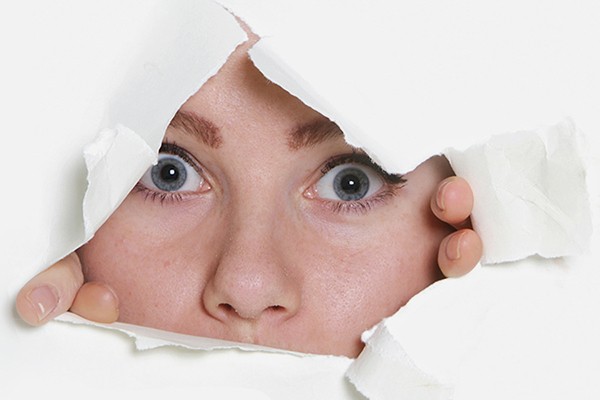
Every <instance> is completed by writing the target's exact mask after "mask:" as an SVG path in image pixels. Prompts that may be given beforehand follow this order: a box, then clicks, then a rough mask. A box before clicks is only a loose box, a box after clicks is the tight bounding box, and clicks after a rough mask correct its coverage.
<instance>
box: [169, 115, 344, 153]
mask: <svg viewBox="0 0 600 400" xmlns="http://www.w3.org/2000/svg"><path fill="white" fill-rule="evenodd" d="M170 127H172V128H173V129H176V130H177V131H178V132H179V133H182V134H186V135H189V136H192V137H193V138H194V139H195V140H196V141H199V142H201V143H202V144H204V145H205V146H208V147H211V148H213V149H218V148H219V147H221V145H222V144H223V141H224V139H223V135H222V134H221V129H220V128H219V127H218V126H217V125H216V124H215V123H214V122H212V121H210V120H208V119H207V118H205V117H203V116H202V115H199V114H197V113H196V112H191V111H184V110H179V111H178V112H177V113H176V114H175V117H174V118H173V119H172V120H171V123H170ZM342 137H343V133H342V131H341V129H340V128H339V127H338V126H337V124H335V123H334V122H332V121H330V120H329V119H327V118H325V117H320V118H316V119H314V120H312V121H308V122H305V123H301V124H298V125H296V126H293V127H292V128H291V129H290V130H288V131H287V132H286V140H287V145H288V148H289V149H290V150H293V151H295V150H299V149H301V148H307V147H311V146H315V145H317V144H319V143H322V142H326V141H328V140H333V139H339V138H342Z"/></svg>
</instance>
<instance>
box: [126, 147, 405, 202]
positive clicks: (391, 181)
mask: <svg viewBox="0 0 600 400" xmlns="http://www.w3.org/2000/svg"><path fill="white" fill-rule="evenodd" d="M159 152H160V153H167V154H172V155H176V156H179V157H181V158H182V159H183V160H184V161H186V162H187V163H188V164H189V165H191V166H192V167H193V168H194V169H195V170H196V172H198V174H200V175H201V176H204V173H203V171H202V169H201V168H200V167H199V166H198V163H197V162H196V161H195V160H194V158H193V157H192V156H191V155H190V154H189V153H188V152H187V151H186V150H184V149H183V148H181V147H179V146H178V145H177V144H176V143H175V142H170V141H167V140H165V141H164V142H163V144H162V145H161V147H160V150H159ZM349 163H355V164H361V165H363V166H365V167H368V168H371V169H373V170H374V171H375V172H376V173H377V174H378V175H379V176H380V177H381V178H382V179H383V181H384V185H385V186H384V188H383V189H382V190H380V191H379V192H378V193H376V194H375V195H373V196H371V197H370V198H367V199H361V200H355V201H342V200H340V201H335V200H329V199H320V200H321V202H322V203H323V204H324V205H326V206H327V207H328V209H329V210H330V211H331V212H332V213H335V214H344V213H348V214H349V213H357V214H365V213H367V212H368V211H370V210H371V209H372V208H373V207H375V206H376V205H378V204H380V203H383V202H385V201H387V200H388V199H390V198H392V197H394V196H395V195H396V194H397V192H398V191H399V190H400V189H401V188H402V187H403V186H404V184H405V183H406V179H404V177H403V176H402V175H397V174H389V173H387V172H386V171H384V170H383V169H382V168H381V167H380V166H379V165H378V164H376V163H375V162H373V160H372V159H371V158H370V157H369V156H368V155H366V154H364V153H358V152H353V153H350V154H343V155H340V156H337V157H333V158H331V159H329V160H328V161H327V162H326V163H325V164H324V165H323V167H322V168H321V170H320V173H321V176H320V178H322V177H323V176H325V174H327V172H329V171H331V170H332V169H333V168H335V167H337V166H338V165H342V164H349ZM320 178H319V179H320ZM134 191H135V192H139V193H142V194H143V195H144V200H148V199H150V200H151V201H158V202H160V204H161V205H164V204H166V203H178V202H181V201H182V200H184V199H185V197H186V194H185V193H181V192H159V191H156V190H152V189H149V188H147V187H146V186H144V185H143V184H142V183H141V182H138V184H137V185H135V187H134Z"/></svg>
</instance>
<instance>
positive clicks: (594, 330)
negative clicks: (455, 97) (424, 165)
mask: <svg viewBox="0 0 600 400" xmlns="http://www.w3.org/2000/svg"><path fill="white" fill-rule="evenodd" d="M575 133H576V129H575V127H574V125H573V122H572V121H564V122H562V123H560V124H558V125H555V126H552V127H549V128H546V129H542V130H539V131H537V132H536V131H529V132H520V133H519V134H518V135H517V136H516V137H515V134H507V135H504V136H499V137H495V138H493V139H492V140H491V141H489V142H486V143H485V144H483V145H475V146H473V147H472V148H469V149H467V150H466V151H465V152H458V151H455V150H451V151H449V152H450V154H451V155H452V156H451V159H452V160H453V161H457V160H459V161H458V162H459V163H461V166H460V167H461V168H464V169H462V171H464V172H466V173H467V177H468V179H469V182H470V183H471V185H472V188H473V190H474V193H475V198H476V201H478V200H481V205H480V206H481V207H483V208H484V209H480V210H478V211H477V212H478V213H479V214H477V213H474V214H477V215H474V218H475V219H476V222H477V218H479V217H484V218H487V220H485V221H484V226H482V227H480V228H481V233H482V239H483V241H484V247H487V248H486V249H485V253H486V256H487V257H488V258H490V259H492V260H493V261H494V262H499V261H504V263H503V264H499V265H488V266H478V267H477V268H476V269H475V270H474V271H473V272H471V273H470V274H468V275H467V276H465V277H462V278H459V279H446V280H443V281H440V282H437V283H435V284H434V285H432V286H430V287H429V288H427V289H426V290H425V291H423V292H421V293H419V294H418V295H417V296H415V297H413V298H412V299H411V300H410V301H409V303H408V304H407V305H406V306H405V307H403V308H402V309H400V311H398V312H397V313H396V314H395V315H393V316H391V317H389V318H387V319H386V320H385V321H383V322H382V323H381V324H379V325H378V326H377V327H376V328H375V332H374V333H372V334H371V335H368V336H367V335H365V340H366V343H367V351H364V352H363V353H362V354H361V355H360V356H359V358H358V359H357V360H356V361H355V363H353V365H352V366H351V367H350V368H349V370H348V376H349V378H350V380H351V381H352V382H353V383H354V384H355V385H356V387H357V388H358V389H359V390H360V391H361V392H362V393H364V394H366V395H368V396H369V398H370V399H372V400H378V399H395V398H411V399H413V398H416V399H427V400H429V399H439V400H442V399H455V400H456V399H477V398H486V399H506V398H511V399H514V398H518V399H527V398H544V399H562V398H565V397H576V398H584V399H594V398H597V397H598V396H600V383H598V382H597V378H596V377H597V376H598V374H599V373H600V358H599V356H600V343H599V342H598V340H597V338H598V335H599V334H600V313H598V307H599V305H600V293H599V292H598V290H597V287H598V284H600V269H599V268H598V257H600V252H599V248H598V244H600V232H599V231H598V230H597V226H598V223H597V221H598V215H600V214H599V211H600V207H598V200H599V199H600V197H598V187H600V183H599V181H598V180H597V178H598V174H599V173H600V159H598V157H597V154H598V153H597V152H596V153H595V154H596V156H595V159H592V158H590V159H589V160H588V162H589V164H590V165H589V168H588V169H587V170H584V169H583V167H582V164H583V160H582V158H581V157H582V154H581V152H580V149H579V148H578V146H577V144H578V137H577V136H576V134H575ZM594 143H595V146H597V145H598V141H595V142H594ZM595 146H594V147H592V149H591V150H592V151H594V149H596V147H595ZM516 152H518V153H521V154H518V156H517V153H516ZM471 161H473V162H471ZM495 164H496V165H495ZM453 165H454V164H453ZM479 166H484V167H485V168H484V167H481V168H479ZM584 172H587V175H586V174H585V173H584ZM547 174H548V175H547ZM525 178H527V179H525ZM586 178H587V179H586ZM586 180H587V181H588V183H589V184H590V186H592V187H593V189H592V191H591V193H593V194H594V196H595V197H593V204H595V208H594V209H593V210H594V211H595V219H594V221H596V232H595V236H594V237H593V239H591V240H592V241H593V243H595V248H594V249H593V252H592V253H589V252H588V251H587V250H589V249H588V248H587V244H588V243H589V242H590V237H589V235H591V233H592V232H591V226H590V225H591V221H592V217H591V215H590V207H589V202H588V191H587V190H586ZM554 185H556V187H554ZM533 189H535V190H533ZM505 193H509V194H510V195H511V197H510V198H507V197H506V196H505ZM541 193H544V194H545V195H544V196H541V195H540V194H541ZM520 202H522V203H523V204H519V203H520ZM507 205H508V206H510V207H511V212H510V213H508V212H506V211H505V207H507ZM540 210H542V211H543V212H540ZM490 215H492V216H494V218H490ZM580 216H583V217H582V219H579V217H580ZM485 224H489V225H485ZM572 225H575V226H572ZM565 233H567V235H565ZM490 240H491V241H490ZM535 254H541V255H544V256H546V257H559V256H561V257H560V258H552V259H549V258H542V257H529V258H526V259H522V258H524V257H527V256H530V255H535ZM570 254H571V255H572V254H577V256H576V257H562V256H565V255H570ZM517 259H521V260H520V261H518V262H512V263H506V262H505V261H509V260H517ZM394 376H396V377H399V378H397V379H396V380H394V378H393V377H394ZM382 377H387V379H389V380H394V381H393V384H390V385H385V384H384V383H383V382H382V381H381V379H382Z"/></svg>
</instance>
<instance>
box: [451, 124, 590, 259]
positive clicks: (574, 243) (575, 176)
mask: <svg viewBox="0 0 600 400" xmlns="http://www.w3.org/2000/svg"><path fill="white" fill-rule="evenodd" d="M579 135H580V134H578V132H577V129H576V127H575V124H574V123H573V121H572V120H570V119H569V120H565V121H563V122H561V123H560V124H557V125H554V126H551V127H548V128H540V129H538V130H537V131H520V132H515V133H513V134H510V135H499V136H496V137H493V138H491V139H490V140H489V141H486V142H485V143H483V144H481V145H478V146H473V147H470V148H469V149H467V150H466V151H464V152H461V151H457V150H454V149H448V150H447V151H446V152H445V155H446V157H447V158H448V160H449V161H450V164H451V165H452V168H453V169H454V171H455V172H456V174H457V175H459V176H461V177H463V178H465V179H466V180H467V181H468V182H469V184H470V185H471V188H472V189H473V194H474V197H475V204H474V206H473V216H472V220H473V227H474V228H475V230H476V231H477V232H478V233H479V235H480V237H481V239H482V241H483V244H484V255H483V260H482V262H483V263H499V262H505V261H514V260H518V259H521V258H525V257H528V256H531V255H540V256H542V257H550V258H552V257H562V256H567V255H577V254H582V253H584V252H586V251H587V250H588V249H589V241H590V236H591V233H592V216H591V213H590V204H589V198H588V193H587V187H586V174H585V165H584V160H583V158H582V154H581V150H580V146H581V143H580V138H579V137H578V136H579Z"/></svg>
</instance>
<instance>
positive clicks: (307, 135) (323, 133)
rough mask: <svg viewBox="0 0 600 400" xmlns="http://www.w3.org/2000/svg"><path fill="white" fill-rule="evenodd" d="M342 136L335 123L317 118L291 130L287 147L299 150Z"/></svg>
mask: <svg viewBox="0 0 600 400" xmlns="http://www.w3.org/2000/svg"><path fill="white" fill-rule="evenodd" d="M343 135H344V133H343V132H342V130H341V129H340V127H339V126H338V125H337V124H336V123H335V122H333V121H331V120H329V119H326V118H319V119H316V120H314V121H312V122H309V123H306V124H301V125H298V126H297V127H295V128H294V129H292V130H291V131H290V132H289V134H288V147H289V148H290V149H291V150H299V149H301V148H305V147H311V146H315V145H317V144H319V143H323V142H325V141H327V140H330V139H335V138H339V137H342V136H343Z"/></svg>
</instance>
